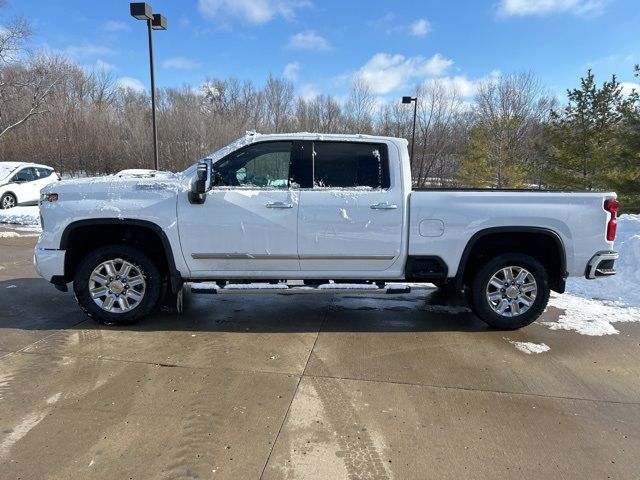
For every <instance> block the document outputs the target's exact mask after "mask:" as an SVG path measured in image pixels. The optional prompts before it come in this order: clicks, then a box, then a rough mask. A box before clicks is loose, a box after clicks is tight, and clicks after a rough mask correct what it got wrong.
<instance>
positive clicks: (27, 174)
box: [11, 168, 36, 182]
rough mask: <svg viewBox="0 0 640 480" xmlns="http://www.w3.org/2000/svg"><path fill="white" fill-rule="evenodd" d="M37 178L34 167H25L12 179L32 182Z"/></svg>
mask: <svg viewBox="0 0 640 480" xmlns="http://www.w3.org/2000/svg"><path fill="white" fill-rule="evenodd" d="M35 179H36V175H35V170H34V169H33V168H23V169H22V170H20V171H19V172H18V173H16V174H15V175H14V176H13V178H12V179H11V180H12V181H13V182H31V181H33V180H35Z"/></svg>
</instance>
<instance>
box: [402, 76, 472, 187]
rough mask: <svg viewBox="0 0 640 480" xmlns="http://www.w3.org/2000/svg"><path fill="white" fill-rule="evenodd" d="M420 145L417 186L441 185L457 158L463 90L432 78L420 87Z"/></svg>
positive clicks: (418, 129) (414, 166) (417, 152)
mask: <svg viewBox="0 0 640 480" xmlns="http://www.w3.org/2000/svg"><path fill="white" fill-rule="evenodd" d="M416 95H417V98H418V119H417V126H416V129H417V132H416V133H417V137H418V142H417V143H418V149H417V151H416V154H415V158H414V159H413V165H412V168H413V175H414V178H415V183H416V185H417V186H418V187H425V186H427V185H435V186H437V185H440V184H441V178H442V176H443V172H444V171H445V170H447V165H446V164H447V163H449V162H451V161H452V160H455V153H456V150H455V148H454V147H455V138H456V128H455V127H456V120H457V118H458V115H459V113H460V112H461V110H462V104H461V101H460V94H459V92H458V91H457V90H456V89H455V88H454V87H451V86H449V85H447V84H445V83H443V82H442V81H440V80H430V81H428V82H426V83H424V84H422V85H420V86H419V87H418V88H417V92H416Z"/></svg>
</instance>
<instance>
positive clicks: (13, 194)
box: [0, 190, 18, 205]
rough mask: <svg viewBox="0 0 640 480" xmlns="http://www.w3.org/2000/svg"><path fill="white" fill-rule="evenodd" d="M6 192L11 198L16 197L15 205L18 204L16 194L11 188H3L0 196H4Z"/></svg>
mask: <svg viewBox="0 0 640 480" xmlns="http://www.w3.org/2000/svg"><path fill="white" fill-rule="evenodd" d="M7 194H9V195H11V196H12V197H13V198H15V199H16V205H18V195H17V194H16V192H14V191H13V190H5V191H4V192H2V193H0V198H2V197H4V196H5V195H7Z"/></svg>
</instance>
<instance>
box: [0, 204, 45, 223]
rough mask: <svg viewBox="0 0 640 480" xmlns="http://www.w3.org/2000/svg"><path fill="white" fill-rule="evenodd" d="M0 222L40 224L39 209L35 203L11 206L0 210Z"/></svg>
mask: <svg viewBox="0 0 640 480" xmlns="http://www.w3.org/2000/svg"><path fill="white" fill-rule="evenodd" d="M0 223H12V224H16V225H40V210H39V209H38V206H37V205H34V206H33V207H13V208H9V209H7V210H0Z"/></svg>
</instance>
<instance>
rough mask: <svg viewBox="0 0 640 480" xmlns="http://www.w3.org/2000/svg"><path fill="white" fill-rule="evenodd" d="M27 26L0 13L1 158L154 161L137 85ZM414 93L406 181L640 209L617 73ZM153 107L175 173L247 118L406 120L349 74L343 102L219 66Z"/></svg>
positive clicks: (57, 163) (637, 170) (367, 128)
mask: <svg viewBox="0 0 640 480" xmlns="http://www.w3.org/2000/svg"><path fill="white" fill-rule="evenodd" d="M0 2H1V0H0ZM30 34H31V32H30V29H29V26H28V24H27V23H26V22H24V21H23V20H20V19H18V20H13V21H10V22H5V23H4V24H3V25H0V160H3V161H27V162H37V163H45V164H47V165H51V166H53V167H54V168H56V169H57V170H58V171H59V172H61V173H71V174H77V173H79V172H82V173H85V174H104V173H107V174H108V173H115V172H117V171H119V170H121V169H124V168H152V161H153V160H152V159H153V146H152V144H151V141H150V139H151V113H150V98H149V95H148V93H147V92H139V91H135V90H132V89H127V88H122V87H121V86H119V85H118V84H117V82H116V79H115V77H114V75H113V74H112V73H110V72H108V71H105V70H93V71H89V70H87V69H86V68H82V67H80V66H78V65H75V64H74V63H72V62H71V61H69V60H68V59H65V58H62V57H59V56H54V55H47V54H44V53H37V52H36V53H29V52H28V51H27V50H26V48H25V46H26V45H27V44H28V40H29V37H30ZM637 73H638V71H637V67H636V74H637ZM414 96H415V97H417V98H418V105H417V121H416V133H415V152H414V157H413V158H412V173H413V182H414V185H415V186H416V187H422V188H428V187H432V188H435V187H475V188H529V189H567V190H588V191H589V190H615V191H617V192H618V193H619V194H620V197H621V202H622V206H623V208H624V209H625V210H627V211H636V212H638V211H640V100H639V98H638V93H637V92H630V93H629V92H627V93H625V91H624V89H623V85H622V84H621V83H620V82H618V80H617V78H616V77H615V75H614V76H612V77H611V79H609V80H606V81H604V82H602V83H600V84H599V83H598V82H597V81H596V79H595V77H594V75H593V73H592V72H591V71H588V72H586V75H585V76H584V77H583V78H581V79H580V80H579V83H578V85H577V86H576V87H575V88H572V89H569V90H567V93H566V97H565V98H563V99H558V98H556V97H554V96H552V95H550V94H549V93H548V92H547V90H546V89H545V88H544V85H542V84H541V82H540V81H539V80H538V79H537V78H536V76H535V75H534V74H532V73H530V72H522V73H514V74H507V75H500V76H495V77H491V78H487V79H486V80H484V81H481V82H479V83H478V85H477V87H476V93H475V95H474V97H473V101H472V102H465V101H464V100H463V98H462V97H461V95H460V92H459V91H458V90H456V88H454V87H452V86H451V85H450V83H449V82H446V81H444V80H438V79H434V80H429V81H426V82H424V83H421V84H420V85H418V86H417V87H416V88H415V92H414ZM398 100H399V99H398ZM157 106H158V113H157V114H158V117H157V118H158V140H159V157H160V165H161V168H164V169H169V170H173V171H178V170H181V169H184V168H186V167H187V166H189V165H190V164H192V163H193V162H194V161H195V160H197V159H198V158H201V157H203V156H204V155H206V154H207V153H209V152H212V151H214V150H217V149H218V148H220V147H222V146H224V145H226V144H228V143H230V142H231V141H233V140H235V139H236V138H238V137H240V136H242V135H243V134H244V133H245V132H246V131H248V130H255V131H258V132H261V133H279V132H293V131H308V132H323V133H364V134H376V135H389V136H396V137H404V138H407V139H409V140H410V139H411V134H412V124H413V108H412V106H411V105H403V104H401V103H400V102H399V101H398V102H388V103H386V104H384V105H382V106H379V105H378V103H377V100H376V98H375V96H374V95H373V94H372V92H371V90H370V88H369V86H368V85H367V84H366V83H365V82H364V81H362V80H361V79H357V78H356V79H355V80H354V81H353V84H352V86H351V90H350V92H349V95H348V97H347V98H346V100H342V101H341V100H339V99H337V98H335V97H332V96H328V95H318V96H315V97H313V98H301V97H297V96H296V95H295V93H294V86H293V84H292V83H291V82H290V81H288V80H286V79H284V78H279V77H277V76H273V75H269V76H268V77H267V79H266V81H265V83H264V85H256V84H254V83H253V82H250V81H242V80H239V79H236V78H226V79H207V80H206V81H205V82H204V83H203V84H202V85H200V86H198V87H197V88H196V87H192V86H187V85H185V86H182V87H180V88H161V89H159V91H158V93H157Z"/></svg>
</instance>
